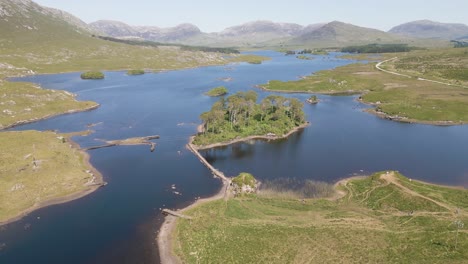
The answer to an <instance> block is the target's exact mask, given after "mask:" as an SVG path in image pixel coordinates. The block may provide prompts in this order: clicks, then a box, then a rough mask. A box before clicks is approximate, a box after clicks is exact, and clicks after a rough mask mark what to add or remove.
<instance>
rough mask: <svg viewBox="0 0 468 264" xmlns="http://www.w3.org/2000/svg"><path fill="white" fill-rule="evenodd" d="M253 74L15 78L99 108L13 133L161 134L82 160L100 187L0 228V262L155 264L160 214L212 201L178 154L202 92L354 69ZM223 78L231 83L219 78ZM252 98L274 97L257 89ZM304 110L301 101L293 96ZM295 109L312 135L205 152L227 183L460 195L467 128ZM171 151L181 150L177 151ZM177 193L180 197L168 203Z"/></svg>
mask: <svg viewBox="0 0 468 264" xmlns="http://www.w3.org/2000/svg"><path fill="white" fill-rule="evenodd" d="M257 54H260V55H267V56H269V57H272V58H273V59H272V60H271V61H267V62H264V63H263V64H261V65H251V64H234V65H227V66H216V67H202V68H197V69H188V70H179V71H171V72H163V73H154V74H153V73H151V74H146V75H142V76H127V75H126V74H125V72H106V79H105V80H99V81H84V80H81V79H80V77H79V75H80V74H79V73H69V74H59V75H41V76H31V77H26V78H22V79H20V80H21V81H30V82H35V83H39V84H41V85H42V86H43V87H46V88H53V89H64V90H67V91H70V92H73V93H76V94H77V95H78V99H82V100H93V101H96V102H98V103H100V104H101V107H99V108H98V109H96V110H93V111H90V112H83V113H77V114H73V115H63V116H59V117H55V118H51V119H48V120H44V121H41V122H38V123H33V124H28V125H24V126H21V127H16V128H14V129H15V130H26V129H37V130H50V129H52V130H58V131H60V132H71V131H81V130H86V129H88V128H87V125H88V124H97V125H96V126H95V127H93V128H92V129H93V130H95V133H93V134H92V135H90V136H87V137H75V138H74V140H75V141H77V142H78V143H79V144H80V145H81V146H82V147H89V146H94V145H100V144H101V142H100V141H99V139H106V140H112V139H122V138H129V137H139V136H148V135H155V134H157V135H160V136H161V139H159V140H155V141H154V142H156V143H157V147H156V151H155V152H153V153H151V152H150V151H149V147H148V146H120V147H114V148H107V149H99V150H93V151H90V152H89V153H90V155H91V162H92V164H93V165H94V166H95V167H96V168H97V169H98V170H99V171H100V172H101V173H102V174H103V175H104V179H105V181H107V182H108V183H109V184H108V185H107V186H106V187H104V188H101V189H100V190H98V191H96V192H95V193H93V194H91V195H89V196H86V197H84V198H82V199H79V200H76V201H73V202H70V203H66V204H61V205H55V206H51V207H47V208H44V209H41V210H38V211H35V212H33V213H31V214H30V215H28V216H27V217H25V218H23V219H22V220H20V221H17V222H14V223H12V224H9V225H6V226H3V227H1V229H0V245H2V244H4V246H3V248H2V250H0V263H155V262H157V260H158V253H157V248H156V245H155V237H156V233H157V230H158V228H159V225H160V223H161V219H162V217H161V215H160V208H164V207H166V208H180V207H183V206H185V205H187V204H189V203H191V202H193V201H194V199H195V198H196V197H200V196H202V197H203V196H209V195H211V194H213V193H214V192H216V191H217V190H218V188H219V187H220V181H219V180H217V179H214V178H213V176H212V175H211V173H210V172H209V171H208V170H207V169H206V168H205V167H204V166H203V165H202V164H201V163H200V162H199V161H198V160H197V159H196V158H195V156H193V155H192V154H191V153H190V152H189V151H187V150H186V149H185V144H186V143H187V141H188V137H189V136H190V135H192V134H194V133H195V130H196V126H197V125H198V124H199V123H200V120H199V118H198V116H199V115H200V114H201V113H202V112H204V111H207V110H209V109H210V107H211V104H212V103H213V102H215V101H216V100H217V99H216V98H210V97H207V96H204V95H203V93H204V92H206V91H208V90H210V89H211V88H213V87H215V86H219V85H224V86H226V87H227V88H228V89H229V90H230V92H231V93H235V92H236V91H246V90H249V89H255V88H254V86H255V85H257V84H262V83H265V82H267V81H268V80H272V79H276V80H283V81H286V80H294V79H297V78H299V77H300V76H303V75H308V74H311V73H313V72H316V71H319V70H323V69H331V68H334V67H337V66H341V65H345V64H349V63H352V62H353V61H349V60H342V59H339V58H337V56H338V55H339V54H336V53H334V54H331V55H330V56H314V57H315V59H314V60H299V59H296V58H295V57H294V56H284V55H283V54H281V53H276V52H270V51H264V52H257ZM226 77H231V78H233V80H232V81H231V82H224V81H222V80H221V79H222V78H226ZM256 91H257V92H258V93H259V95H260V99H261V98H262V97H264V96H266V95H269V94H271V93H268V92H264V91H260V90H258V89H256ZM288 96H291V97H296V98H299V99H301V100H303V101H305V99H306V98H307V97H308V96H309V95H303V94H291V95H288ZM319 98H320V99H321V102H320V103H319V104H318V105H313V106H312V105H308V104H306V105H305V106H304V111H305V113H306V115H307V118H308V120H309V121H310V122H311V126H310V127H308V128H306V129H304V130H303V131H301V132H300V133H297V134H294V135H293V136H291V137H290V138H289V139H287V140H280V141H274V142H264V141H254V142H248V143H239V144H235V145H232V146H229V147H224V148H218V149H213V150H208V151H204V152H203V155H205V157H206V158H207V159H208V160H209V161H210V162H211V163H212V164H213V165H214V166H215V167H217V168H218V169H220V170H222V171H224V172H225V173H226V174H227V175H231V176H232V175H236V174H237V173H239V172H242V171H247V172H251V173H253V174H254V175H255V176H256V177H258V178H260V179H272V178H279V177H295V178H307V179H315V180H322V181H327V182H335V181H336V180H338V179H341V178H344V177H348V176H350V175H353V174H363V173H367V174H369V173H372V172H375V171H380V170H389V169H392V170H399V171H400V172H402V173H404V174H405V175H407V176H408V177H411V178H416V179H421V180H425V181H430V182H435V183H442V184H450V185H461V186H465V187H468V126H453V127H436V126H428V125H416V124H402V123H397V122H392V121H388V120H383V119H380V118H377V117H375V116H372V115H370V114H367V113H365V112H363V109H365V108H367V106H365V105H363V104H360V103H358V102H356V100H355V99H356V98H355V96H345V97H340V96H323V95H319ZM179 151H180V152H179ZM173 184H175V185H176V187H177V191H179V192H181V193H182V195H175V194H173V192H172V190H171V185H173Z"/></svg>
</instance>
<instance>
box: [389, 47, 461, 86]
mask: <svg viewBox="0 0 468 264" xmlns="http://www.w3.org/2000/svg"><path fill="white" fill-rule="evenodd" d="M387 67H388V68H389V69H391V70H394V71H397V72H401V73H405V74H409V75H412V76H415V77H421V78H426V79H432V80H438V81H442V82H449V83H453V84H458V85H464V86H467V87H468V48H456V49H455V48H453V49H444V50H428V51H416V52H411V53H409V54H407V55H406V56H403V57H401V58H399V59H398V60H395V61H392V62H389V64H388V65H387Z"/></svg>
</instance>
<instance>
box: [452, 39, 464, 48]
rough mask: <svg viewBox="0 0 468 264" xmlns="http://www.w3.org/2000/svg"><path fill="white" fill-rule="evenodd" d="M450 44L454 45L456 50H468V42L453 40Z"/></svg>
mask: <svg viewBox="0 0 468 264" xmlns="http://www.w3.org/2000/svg"><path fill="white" fill-rule="evenodd" d="M450 42H452V43H453V47H454V48H466V47H468V42H466V41H458V40H452V41H450Z"/></svg>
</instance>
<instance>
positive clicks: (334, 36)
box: [288, 21, 402, 47]
mask: <svg viewBox="0 0 468 264" xmlns="http://www.w3.org/2000/svg"><path fill="white" fill-rule="evenodd" d="M401 39H402V38H401V37H399V36H396V35H393V34H389V33H387V32H384V31H380V30H377V29H371V28H364V27H359V26H355V25H352V24H347V23H343V22H339V21H333V22H330V23H328V24H325V25H322V26H317V27H315V28H311V29H310V30H309V31H308V32H305V33H304V34H302V35H300V36H297V37H295V38H293V39H291V40H290V41H289V42H288V43H289V44H292V45H305V44H310V45H312V44H313V45H315V46H336V47H342V46H346V45H355V44H367V43H399V42H401Z"/></svg>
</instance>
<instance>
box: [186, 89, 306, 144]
mask: <svg viewBox="0 0 468 264" xmlns="http://www.w3.org/2000/svg"><path fill="white" fill-rule="evenodd" d="M257 98H258V95H257V93H256V92H255V91H247V92H238V93H236V94H234V95H231V96H229V97H227V98H225V97H222V98H220V100H219V101H217V102H215V103H214V104H213V106H212V108H211V110H210V111H208V112H205V113H203V114H202V115H201V116H200V118H201V119H202V121H203V123H204V126H205V127H204V128H205V129H204V133H203V134H202V135H199V136H198V137H197V138H196V140H195V143H196V144H209V143H217V142H222V141H227V140H231V139H234V138H236V137H238V136H240V137H245V136H252V135H266V134H268V133H273V134H277V135H282V134H284V133H286V132H288V131H289V130H291V129H292V128H294V127H296V126H298V125H301V124H303V123H304V122H305V115H304V111H303V110H302V108H303V106H304V104H303V103H302V102H300V101H299V100H298V99H296V98H285V97H283V96H278V95H270V96H268V97H266V98H264V99H263V100H261V102H260V103H258V104H257V103H256V102H257Z"/></svg>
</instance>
